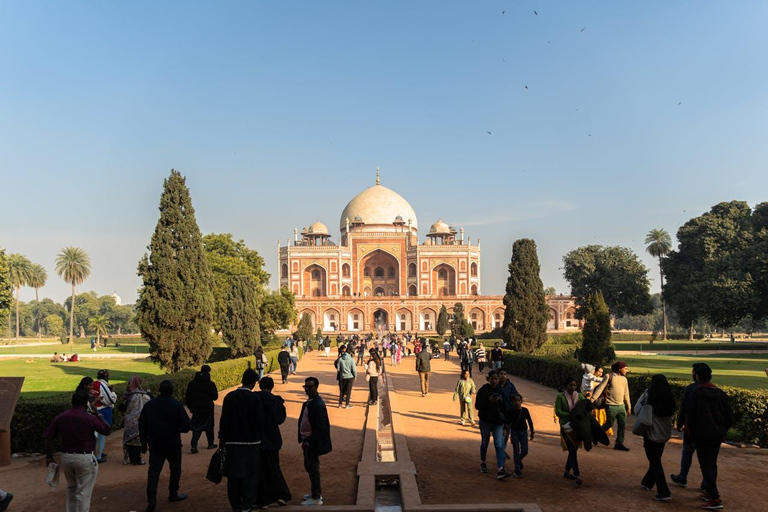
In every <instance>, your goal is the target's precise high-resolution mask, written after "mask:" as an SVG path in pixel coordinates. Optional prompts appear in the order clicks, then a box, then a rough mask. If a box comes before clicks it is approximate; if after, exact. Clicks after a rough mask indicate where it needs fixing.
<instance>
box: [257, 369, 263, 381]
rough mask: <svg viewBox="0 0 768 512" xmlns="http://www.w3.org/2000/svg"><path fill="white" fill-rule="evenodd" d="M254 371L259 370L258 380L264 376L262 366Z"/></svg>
mask: <svg viewBox="0 0 768 512" xmlns="http://www.w3.org/2000/svg"><path fill="white" fill-rule="evenodd" d="M256 371H257V372H259V380H261V378H262V377H264V368H259V369H258V370H256Z"/></svg>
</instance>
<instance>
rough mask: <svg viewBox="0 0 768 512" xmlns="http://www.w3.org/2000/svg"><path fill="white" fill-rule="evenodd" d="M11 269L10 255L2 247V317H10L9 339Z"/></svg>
mask: <svg viewBox="0 0 768 512" xmlns="http://www.w3.org/2000/svg"><path fill="white" fill-rule="evenodd" d="M12 302H13V293H12V292H11V269H10V268H9V266H8V256H6V255H5V250H4V249H0V318H3V319H6V318H7V319H8V339H11V304H12Z"/></svg>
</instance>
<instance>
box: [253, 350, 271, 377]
mask: <svg viewBox="0 0 768 512" xmlns="http://www.w3.org/2000/svg"><path fill="white" fill-rule="evenodd" d="M254 357H255V359H256V366H255V368H256V371H257V372H258V373H259V379H261V378H262V377H263V376H264V371H265V370H266V369H267V367H268V366H269V358H268V357H267V355H266V354H265V353H264V347H262V346H261V345H259V346H258V347H256V353H255V354H254Z"/></svg>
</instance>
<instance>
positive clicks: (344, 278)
mask: <svg viewBox="0 0 768 512" xmlns="http://www.w3.org/2000/svg"><path fill="white" fill-rule="evenodd" d="M339 229H340V231H341V236H340V238H339V243H334V242H333V241H332V240H331V233H330V231H329V230H328V227H327V226H326V225H325V224H323V223H322V222H320V221H317V222H315V223H314V224H312V225H310V226H309V227H306V228H303V229H302V230H301V232H299V230H298V229H294V240H293V243H292V244H291V245H288V246H282V247H281V246H280V245H279V242H278V256H279V276H280V286H281V287H286V288H288V289H289V290H291V291H292V292H293V293H294V294H295V295H296V308H297V310H298V313H299V318H301V316H302V315H305V314H306V315H309V316H310V318H311V319H312V324H313V328H314V329H316V328H317V327H320V328H322V330H323V332H325V333H332V332H344V333H354V332H369V331H375V330H384V331H395V332H408V331H411V332H414V331H418V332H419V333H433V332H434V331H435V324H436V322H437V315H438V313H439V312H440V307H441V306H442V305H445V307H446V308H448V311H449V312H451V311H452V309H453V306H454V304H455V303H457V302H461V303H462V304H464V311H465V315H466V317H467V319H468V320H469V321H470V322H471V323H472V325H473V327H474V328H475V331H476V332H484V331H489V330H491V329H494V328H496V327H500V326H501V324H502V322H503V320H504V305H503V303H502V299H503V297H502V296H501V295H481V283H480V276H481V272H480V240H477V242H476V243H475V244H474V245H473V244H472V243H471V240H470V239H469V238H465V236H464V229H463V228H462V229H459V230H456V229H455V228H454V227H453V226H449V225H448V224H446V223H445V222H443V221H442V220H441V219H437V221H436V222H435V223H434V224H432V225H431V226H430V228H429V231H428V232H427V234H426V240H425V241H423V242H422V243H419V236H418V229H419V222H418V219H417V218H416V212H415V211H414V210H413V208H412V207H411V205H410V204H409V203H408V201H406V200H405V199H404V198H403V197H402V196H400V195H399V194H398V193H396V192H394V191H393V190H390V189H389V188H387V187H385V186H383V185H382V184H381V180H380V177H379V172H378V170H377V171H376V184H375V185H374V186H372V187H370V188H367V189H366V190H363V191H362V192H360V193H359V194H358V195H356V196H355V197H354V198H352V200H351V201H350V202H349V203H348V204H347V206H346V207H345V208H344V211H343V212H342V213H341V219H340V220H339ZM547 300H548V302H549V304H550V326H549V327H550V328H551V329H567V328H574V329H575V328H578V321H577V320H575V317H574V316H573V314H574V312H575V309H574V307H573V303H572V301H571V298H570V297H569V296H552V297H547Z"/></svg>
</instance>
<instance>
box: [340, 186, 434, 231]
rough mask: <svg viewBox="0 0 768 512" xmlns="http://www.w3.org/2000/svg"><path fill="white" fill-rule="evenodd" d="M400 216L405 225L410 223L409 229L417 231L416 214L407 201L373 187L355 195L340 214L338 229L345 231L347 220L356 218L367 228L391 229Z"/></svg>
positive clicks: (385, 189)
mask: <svg viewBox="0 0 768 512" xmlns="http://www.w3.org/2000/svg"><path fill="white" fill-rule="evenodd" d="M398 216H400V217H401V218H402V219H403V220H404V221H405V223H406V224H408V220H409V219H410V221H411V228H412V229H413V230H416V229H418V227H419V223H418V221H417V220H416V212H415V211H413V208H412V207H411V205H410V204H408V201H406V200H405V199H403V197H402V196H401V195H400V194H398V193H397V192H395V191H393V190H390V189H388V188H387V187H385V186H383V185H374V186H372V187H370V188H367V189H365V190H363V191H362V192H360V193H359V194H357V195H356V196H355V197H354V198H352V200H351V201H350V202H349V203H348V204H347V206H346V208H344V211H343V212H341V219H340V220H339V228H340V229H341V230H342V231H344V230H345V229H346V223H347V219H349V221H350V222H352V221H354V219H355V218H356V217H360V218H361V219H362V220H363V222H364V223H365V226H366V227H369V226H387V227H392V224H393V223H394V222H395V219H396V218H397V217H398Z"/></svg>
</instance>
